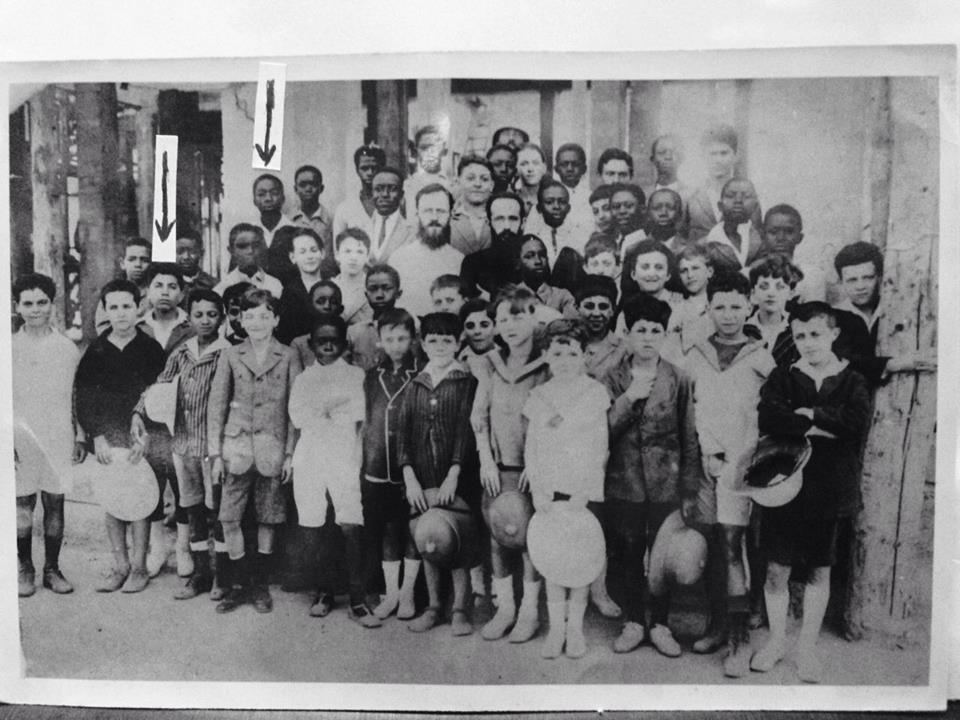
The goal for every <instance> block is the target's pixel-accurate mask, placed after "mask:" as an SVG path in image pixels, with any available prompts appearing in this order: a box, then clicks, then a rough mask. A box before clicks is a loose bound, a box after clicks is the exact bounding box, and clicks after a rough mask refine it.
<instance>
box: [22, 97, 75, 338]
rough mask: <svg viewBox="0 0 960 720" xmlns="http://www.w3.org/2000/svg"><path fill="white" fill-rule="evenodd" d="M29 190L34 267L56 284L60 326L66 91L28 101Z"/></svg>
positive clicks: (62, 311) (64, 236) (65, 221)
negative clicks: (31, 204)
mask: <svg viewBox="0 0 960 720" xmlns="http://www.w3.org/2000/svg"><path fill="white" fill-rule="evenodd" d="M29 106H30V111H29V112H30V156H31V175H30V179H31V187H32V194H33V268H34V270H35V271H36V272H39V273H43V274H44V275H49V276H50V277H51V278H53V281H54V283H56V286H57V302H56V303H55V304H54V313H53V324H54V325H55V326H56V327H58V328H61V329H62V328H63V327H64V314H65V308H66V277H65V276H64V272H63V261H64V256H65V254H66V252H67V248H68V247H69V242H68V241H69V238H68V235H69V225H68V218H67V170H68V168H69V167H70V155H69V145H70V141H69V138H68V130H67V121H68V115H69V100H68V98H67V92H66V90H64V89H62V88H59V87H57V86H55V85H48V86H47V87H45V88H44V89H43V90H42V91H40V93H38V94H37V95H36V96H35V97H34V98H33V99H32V100H30V102H29Z"/></svg>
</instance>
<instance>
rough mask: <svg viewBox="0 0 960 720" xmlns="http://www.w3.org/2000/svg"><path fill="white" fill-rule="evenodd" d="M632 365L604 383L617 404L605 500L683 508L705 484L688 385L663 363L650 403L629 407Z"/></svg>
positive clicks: (628, 360)
mask: <svg viewBox="0 0 960 720" xmlns="http://www.w3.org/2000/svg"><path fill="white" fill-rule="evenodd" d="M632 362H633V357H632V355H630V354H628V355H625V356H624V357H623V359H622V360H621V361H620V363H619V364H617V365H615V366H614V367H612V368H610V369H609V370H608V371H607V373H606V375H605V376H604V378H603V384H604V385H605V386H606V387H607V390H608V392H609V393H610V397H611V398H613V405H611V406H610V410H608V411H607V420H608V422H609V425H610V457H609V459H608V460H607V475H606V482H605V487H604V497H605V498H612V499H617V500H628V501H630V502H645V501H650V502H658V503H664V502H679V500H680V499H681V498H682V497H691V496H693V495H695V494H696V492H697V489H698V488H699V486H700V482H701V479H702V478H703V467H702V465H701V463H700V447H699V445H698V443H697V430H696V425H695V421H694V407H693V388H692V385H691V382H690V379H689V378H688V377H687V375H686V374H685V373H684V372H683V371H682V370H680V369H679V368H677V367H676V366H674V365H672V364H671V363H669V362H667V361H666V360H663V359H662V358H661V360H660V362H659V364H658V365H657V375H656V378H655V379H654V381H653V387H652V388H651V390H650V395H649V397H647V398H646V399H645V400H638V401H636V402H631V401H630V400H629V399H628V398H627V397H626V396H625V395H624V392H625V391H626V389H627V388H628V387H629V386H630V383H631V381H632V379H633V376H632V375H631V372H630V366H631V364H632Z"/></svg>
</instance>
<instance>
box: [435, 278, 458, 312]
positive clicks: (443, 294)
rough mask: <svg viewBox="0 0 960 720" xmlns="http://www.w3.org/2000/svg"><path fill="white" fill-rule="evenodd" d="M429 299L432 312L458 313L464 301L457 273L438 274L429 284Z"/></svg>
mask: <svg viewBox="0 0 960 720" xmlns="http://www.w3.org/2000/svg"><path fill="white" fill-rule="evenodd" d="M430 301H431V302H432V303H433V311H434V312H448V313H453V314H454V315H459V314H460V308H462V307H463V303H464V302H465V301H466V297H465V296H464V292H463V283H462V282H461V281H460V276H459V275H451V274H446V275H440V276H438V277H437V278H436V279H435V280H434V281H433V282H432V283H431V284H430Z"/></svg>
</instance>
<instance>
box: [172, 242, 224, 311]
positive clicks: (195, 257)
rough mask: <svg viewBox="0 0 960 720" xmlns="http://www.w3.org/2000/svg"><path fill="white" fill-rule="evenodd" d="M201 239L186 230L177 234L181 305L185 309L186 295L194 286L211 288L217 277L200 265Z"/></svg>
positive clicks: (201, 253) (201, 258) (201, 256)
mask: <svg viewBox="0 0 960 720" xmlns="http://www.w3.org/2000/svg"><path fill="white" fill-rule="evenodd" d="M203 251H204V248H203V240H201V239H200V235H199V234H198V233H195V232H192V231H187V232H182V233H180V234H179V235H178V236H177V267H179V268H180V272H181V273H183V299H182V301H181V303H180V304H181V306H184V309H186V307H185V305H186V301H187V296H188V295H189V294H190V291H191V290H193V289H194V288H206V289H208V290H212V289H213V288H214V287H215V286H216V284H217V279H216V278H215V277H213V275H210V274H209V273H207V272H204V271H203V270H202V269H201V267H200V262H201V261H202V260H203Z"/></svg>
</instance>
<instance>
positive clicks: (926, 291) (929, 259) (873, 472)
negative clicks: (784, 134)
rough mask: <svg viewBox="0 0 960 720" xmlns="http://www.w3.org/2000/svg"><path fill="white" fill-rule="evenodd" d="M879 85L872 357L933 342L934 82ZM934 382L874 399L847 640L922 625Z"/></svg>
mask: <svg viewBox="0 0 960 720" xmlns="http://www.w3.org/2000/svg"><path fill="white" fill-rule="evenodd" d="M888 82H889V98H890V105H889V110H890V117H891V118H893V120H894V122H893V123H892V125H891V135H890V144H891V147H889V148H887V151H888V152H889V153H890V157H891V166H890V167H889V168H887V167H886V166H885V163H882V162H881V163H876V164H873V165H872V167H873V168H874V169H875V170H876V171H877V172H878V174H879V175H880V177H879V178H877V181H878V182H877V185H876V187H878V188H879V187H882V186H883V183H882V178H883V177H885V176H888V177H889V200H888V202H889V223H887V227H886V233H885V234H886V252H885V254H884V256H885V267H884V277H883V286H882V296H881V297H882V301H881V307H882V311H883V314H882V316H881V319H880V328H879V341H878V346H879V347H878V352H879V354H880V355H885V356H896V355H901V354H905V353H909V352H913V351H916V350H920V351H932V349H933V348H935V347H936V342H937V340H936V334H937V333H936V327H937V306H936V303H937V245H938V238H939V236H938V233H939V227H938V182H939V152H940V151H939V135H938V122H939V115H938V105H937V84H936V80H935V79H934V80H928V79H923V78H895V79H892V80H890V81H888ZM881 117H882V113H881ZM898 120H899V121H898ZM874 137H875V136H874ZM887 173H889V175H887ZM882 204H883V203H882V202H878V205H879V206H882ZM936 382H937V378H936V374H935V373H909V374H908V373H897V374H895V375H893V376H892V377H891V378H890V380H889V381H888V382H887V383H886V384H885V385H883V386H882V387H881V388H880V389H879V390H878V391H877V394H876V405H875V409H874V415H873V423H872V427H871V430H870V435H869V437H868V440H867V446H866V451H865V454H864V470H863V478H862V482H861V486H862V488H863V500H864V507H863V510H862V511H861V513H860V514H859V516H858V518H857V527H856V538H855V553H854V567H853V586H852V590H853V593H852V599H851V605H850V608H849V611H848V619H849V621H850V622H851V623H852V624H853V626H854V629H855V630H860V631H864V630H866V631H869V630H880V631H883V632H885V633H889V634H894V635H899V636H905V637H908V638H909V637H910V636H911V635H913V634H921V633H922V632H924V629H923V628H922V627H921V625H922V624H923V623H925V620H924V618H925V617H929V607H928V605H929V602H930V587H929V578H930V576H931V575H932V564H931V557H932V552H931V551H932V537H930V536H929V533H928V532H925V530H924V525H923V523H922V517H923V515H924V512H923V511H924V500H925V493H926V491H927V486H928V484H929V483H931V482H932V481H933V477H934V470H935V466H934V452H933V448H934V444H935V441H936ZM946 441H947V442H950V441H951V439H947V440H946Z"/></svg>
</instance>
